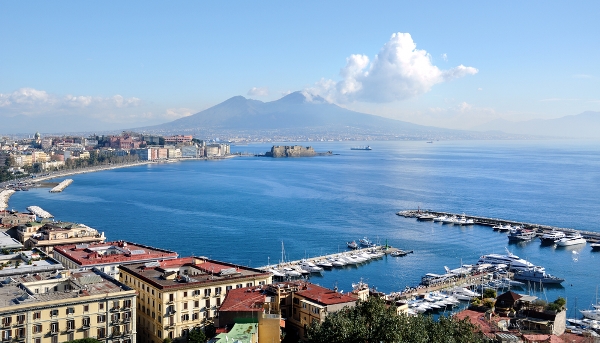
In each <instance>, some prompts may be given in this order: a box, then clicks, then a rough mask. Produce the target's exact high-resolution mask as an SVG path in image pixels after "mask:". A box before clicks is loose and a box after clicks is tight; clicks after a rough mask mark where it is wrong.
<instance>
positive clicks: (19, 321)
mask: <svg viewBox="0 0 600 343" xmlns="http://www.w3.org/2000/svg"><path fill="white" fill-rule="evenodd" d="M23 323H25V315H24V314H20V315H18V316H17V324H19V325H22V324H23Z"/></svg>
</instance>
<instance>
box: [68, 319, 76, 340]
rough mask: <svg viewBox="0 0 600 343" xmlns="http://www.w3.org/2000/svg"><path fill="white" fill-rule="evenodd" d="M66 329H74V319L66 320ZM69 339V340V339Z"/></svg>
mask: <svg viewBox="0 0 600 343" xmlns="http://www.w3.org/2000/svg"><path fill="white" fill-rule="evenodd" d="M67 330H75V321H74V320H68V321H67ZM69 341H71V339H70V340H69Z"/></svg>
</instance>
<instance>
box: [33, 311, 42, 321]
mask: <svg viewBox="0 0 600 343" xmlns="http://www.w3.org/2000/svg"><path fill="white" fill-rule="evenodd" d="M40 318H42V311H36V312H33V319H40Z"/></svg>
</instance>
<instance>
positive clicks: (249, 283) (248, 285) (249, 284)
mask: <svg viewBox="0 0 600 343" xmlns="http://www.w3.org/2000/svg"><path fill="white" fill-rule="evenodd" d="M252 286H254V285H253V284H252V282H248V283H247V284H246V287H252Z"/></svg>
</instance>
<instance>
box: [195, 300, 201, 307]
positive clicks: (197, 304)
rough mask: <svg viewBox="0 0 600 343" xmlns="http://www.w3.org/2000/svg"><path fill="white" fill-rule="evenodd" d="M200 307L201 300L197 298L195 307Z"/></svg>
mask: <svg viewBox="0 0 600 343" xmlns="http://www.w3.org/2000/svg"><path fill="white" fill-rule="evenodd" d="M198 307H200V301H199V300H196V301H194V308H198Z"/></svg>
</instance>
